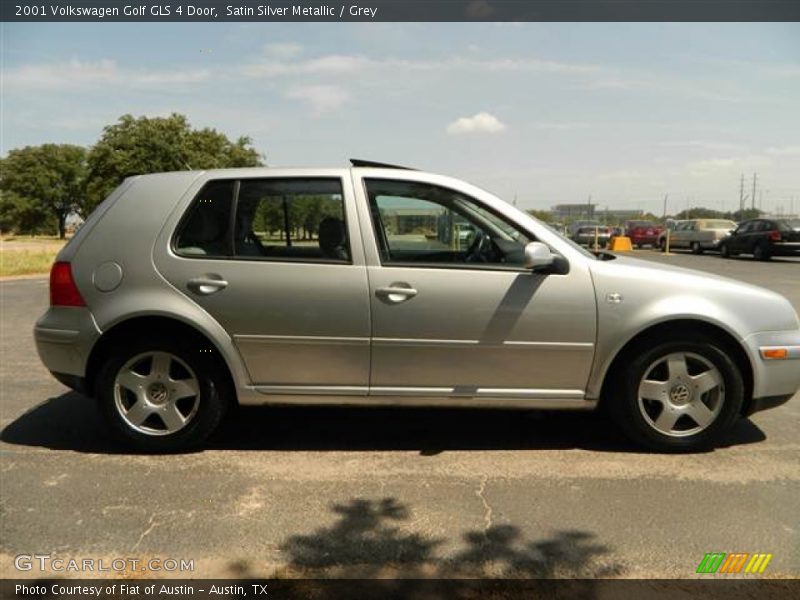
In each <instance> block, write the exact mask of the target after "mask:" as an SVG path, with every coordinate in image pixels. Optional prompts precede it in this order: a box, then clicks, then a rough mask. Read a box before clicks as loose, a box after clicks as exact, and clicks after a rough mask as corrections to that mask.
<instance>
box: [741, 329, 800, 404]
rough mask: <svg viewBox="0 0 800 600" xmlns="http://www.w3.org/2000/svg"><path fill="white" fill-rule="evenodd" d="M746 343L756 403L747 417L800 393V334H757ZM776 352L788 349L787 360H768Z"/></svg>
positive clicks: (792, 332) (784, 332) (776, 332)
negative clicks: (776, 350) (799, 391)
mask: <svg viewBox="0 0 800 600" xmlns="http://www.w3.org/2000/svg"><path fill="white" fill-rule="evenodd" d="M744 342H745V345H746V346H747V349H748V354H750V362H751V364H752V365H753V400H752V402H751V404H750V406H749V407H748V410H747V413H748V414H751V413H753V412H756V411H759V410H766V409H768V408H772V407H774V406H779V405H780V404H783V403H784V402H786V401H788V400H789V399H790V398H791V397H792V396H794V395H795V394H796V393H797V391H798V390H799V389H800V330H794V331H767V332H762V333H754V334H752V335H750V336H748V337H747V338H746V339H745V340H744ZM775 349H785V350H786V352H785V357H784V358H778V359H768V358H765V356H769V355H770V354H771V352H770V351H774V350H775ZM783 354H784V353H783V352H781V353H779V355H783Z"/></svg>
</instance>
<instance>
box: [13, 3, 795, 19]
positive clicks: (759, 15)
mask: <svg viewBox="0 0 800 600" xmlns="http://www.w3.org/2000/svg"><path fill="white" fill-rule="evenodd" d="M0 20H2V21H9V22H14V21H29V22H44V21H59V22H60V21H127V22H133V21H161V22H165V21H190V22H191V21H220V22H221V21H251V22H255V21H264V22H290V21H307V22H326V21H327V22H335V21H362V22H369V21H406V22H409V21H415V22H434V21H450V22H453V21H798V20H800V2H798V1H797V0H363V1H362V0H354V1H350V2H342V1H340V0H339V1H328V0H317V1H309V0H225V1H220V0H192V1H190V2H182V1H178V2H174V1H171V0H161V1H153V0H138V1H137V0H132V1H129V2H125V1H124V0H123V1H118V0H105V1H103V0H3V2H2V3H0Z"/></svg>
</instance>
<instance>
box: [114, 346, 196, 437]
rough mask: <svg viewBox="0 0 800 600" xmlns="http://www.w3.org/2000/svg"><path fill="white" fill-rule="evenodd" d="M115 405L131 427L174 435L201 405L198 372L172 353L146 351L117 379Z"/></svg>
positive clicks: (157, 434)
mask: <svg viewBox="0 0 800 600" xmlns="http://www.w3.org/2000/svg"><path fill="white" fill-rule="evenodd" d="M114 404H115V407H116V409H117V411H118V412H119V415H120V416H121V417H122V420H123V421H124V422H125V424H126V425H128V426H129V427H130V428H131V429H133V430H135V431H138V432H140V433H144V434H147V435H154V436H161V435H170V434H173V433H175V432H177V431H180V430H181V429H183V428H184V427H186V426H187V425H188V424H189V422H190V421H191V420H192V419H193V418H194V417H195V415H196V414H197V409H198V407H199V406H200V385H199V382H198V379H197V376H196V375H195V373H194V371H192V369H191V368H190V367H189V366H188V365H187V364H186V363H185V362H183V361H182V360H181V359H180V358H178V357H177V356H175V355H174V354H170V353H169V352H160V351H158V352H156V351H154V352H145V353H142V354H138V355H137V356H134V357H133V358H131V359H130V360H129V361H128V362H126V363H125V364H124V365H123V366H122V367H121V368H120V370H119V371H118V372H117V376H116V377H115V379H114Z"/></svg>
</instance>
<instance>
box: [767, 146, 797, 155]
mask: <svg viewBox="0 0 800 600" xmlns="http://www.w3.org/2000/svg"><path fill="white" fill-rule="evenodd" d="M765 152H766V153H767V154H769V155H770V156H800V146H781V147H778V148H775V147H772V148H767V149H766V150H765Z"/></svg>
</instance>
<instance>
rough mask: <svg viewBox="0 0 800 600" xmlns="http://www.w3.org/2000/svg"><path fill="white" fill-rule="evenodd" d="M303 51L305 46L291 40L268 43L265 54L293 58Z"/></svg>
mask: <svg viewBox="0 0 800 600" xmlns="http://www.w3.org/2000/svg"><path fill="white" fill-rule="evenodd" d="M302 51H303V46H301V45H300V44H293V43H291V42H284V43H275V44H267V45H266V46H264V54H266V55H267V56H273V57H275V58H293V57H295V56H297V55H298V54H300V53H301V52H302Z"/></svg>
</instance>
